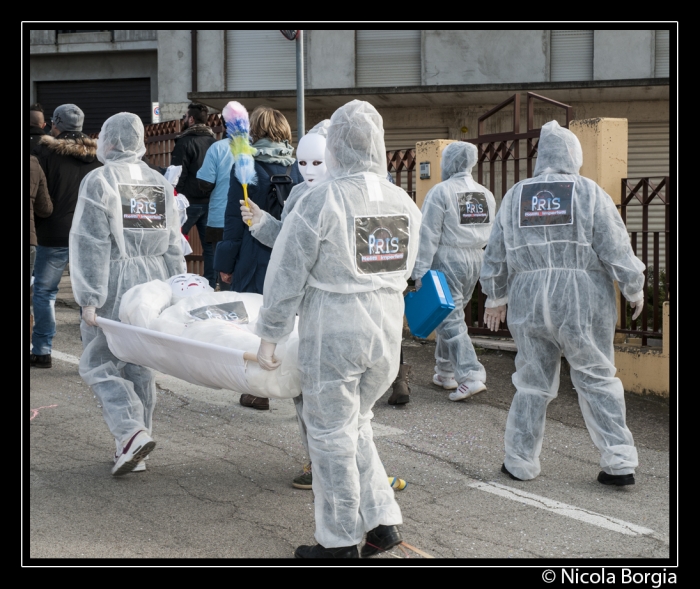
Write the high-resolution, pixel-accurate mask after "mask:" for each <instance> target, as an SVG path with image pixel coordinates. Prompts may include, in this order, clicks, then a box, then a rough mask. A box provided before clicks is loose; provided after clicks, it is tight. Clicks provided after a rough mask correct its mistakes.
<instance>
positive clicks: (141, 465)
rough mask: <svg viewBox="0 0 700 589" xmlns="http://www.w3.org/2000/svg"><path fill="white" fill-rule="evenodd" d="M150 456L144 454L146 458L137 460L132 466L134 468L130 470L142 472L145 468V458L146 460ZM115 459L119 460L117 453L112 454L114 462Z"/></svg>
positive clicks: (115, 461)
mask: <svg viewBox="0 0 700 589" xmlns="http://www.w3.org/2000/svg"><path fill="white" fill-rule="evenodd" d="M150 457H151V455H150V454H149V455H148V456H146V458H144V459H143V460H142V461H141V462H139V463H138V464H137V465H136V466H135V467H134V470H132V471H131V472H143V471H144V470H146V460H148V459H149V458H150ZM117 460H119V455H118V454H115V455H114V464H116V463H117Z"/></svg>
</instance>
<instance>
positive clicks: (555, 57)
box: [550, 31, 593, 82]
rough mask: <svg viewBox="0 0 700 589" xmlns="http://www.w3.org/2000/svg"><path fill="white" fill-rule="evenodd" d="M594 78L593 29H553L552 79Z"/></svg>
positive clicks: (551, 51) (553, 80)
mask: <svg viewBox="0 0 700 589" xmlns="http://www.w3.org/2000/svg"><path fill="white" fill-rule="evenodd" d="M592 79H593V31H552V36H551V43H550V80H551V81H552V82H568V81H577V82H578V81H582V80H592Z"/></svg>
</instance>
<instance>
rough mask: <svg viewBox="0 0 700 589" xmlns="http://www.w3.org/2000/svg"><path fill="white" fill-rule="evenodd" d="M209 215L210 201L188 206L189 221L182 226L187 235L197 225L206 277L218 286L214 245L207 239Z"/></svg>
mask: <svg viewBox="0 0 700 589" xmlns="http://www.w3.org/2000/svg"><path fill="white" fill-rule="evenodd" d="M208 216H209V203H206V204H197V205H190V206H189V207H187V221H185V224H184V225H183V226H182V232H183V233H184V234H185V235H187V234H188V233H189V232H190V229H192V227H193V226H195V225H196V226H197V233H198V234H199V241H200V242H201V244H202V258H204V278H206V279H207V280H208V281H209V286H211V287H212V288H216V273H215V272H214V246H213V244H211V243H208V242H207V241H206V240H205V235H206V231H207V217H208Z"/></svg>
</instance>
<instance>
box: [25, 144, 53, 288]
mask: <svg viewBox="0 0 700 589" xmlns="http://www.w3.org/2000/svg"><path fill="white" fill-rule="evenodd" d="M52 212H53V203H52V202H51V197H50V196H49V191H48V190H47V188H46V176H44V171H43V170H42V169H41V166H40V165H39V160H38V159H36V156H33V155H30V156H29V276H30V278H31V276H32V275H33V274H34V260H35V259H36V243H37V242H36V230H35V229H34V215H36V216H37V217H48V216H49V215H50V214H51V213H52Z"/></svg>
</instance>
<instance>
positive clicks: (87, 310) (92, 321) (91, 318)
mask: <svg viewBox="0 0 700 589" xmlns="http://www.w3.org/2000/svg"><path fill="white" fill-rule="evenodd" d="M82 310H83V321H85V323H86V324H87V325H89V326H90V327H97V314H96V313H95V307H83V309H82Z"/></svg>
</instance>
